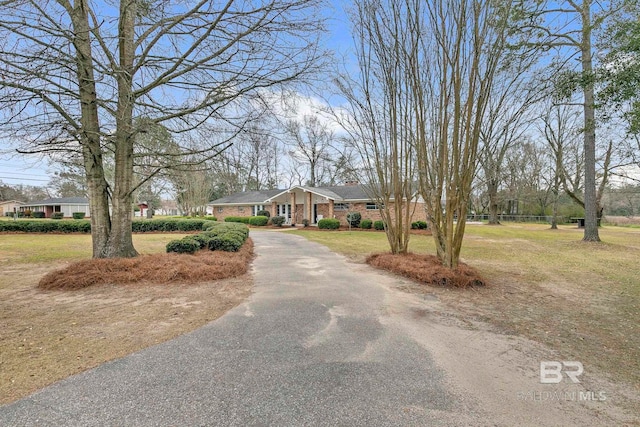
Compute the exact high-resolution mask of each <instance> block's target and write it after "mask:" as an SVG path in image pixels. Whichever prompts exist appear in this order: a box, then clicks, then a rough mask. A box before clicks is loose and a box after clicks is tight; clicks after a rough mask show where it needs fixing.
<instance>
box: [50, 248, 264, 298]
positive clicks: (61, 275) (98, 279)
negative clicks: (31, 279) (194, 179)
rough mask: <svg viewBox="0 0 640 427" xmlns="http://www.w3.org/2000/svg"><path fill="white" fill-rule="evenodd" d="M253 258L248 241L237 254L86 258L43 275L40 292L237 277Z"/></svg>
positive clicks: (207, 252)
mask: <svg viewBox="0 0 640 427" xmlns="http://www.w3.org/2000/svg"><path fill="white" fill-rule="evenodd" d="M252 256H253V242H252V241H251V239H248V240H247V242H246V243H245V244H244V245H243V246H242V248H240V250H239V251H238V252H223V251H208V250H201V251H198V252H196V253H195V254H193V255H186V254H175V253H170V254H153V255H141V256H139V257H136V258H125V259H122V258H120V259H89V260H83V261H79V262H75V263H73V264H71V265H69V266H67V267H65V268H63V269H61V270H56V271H52V272H50V273H48V274H46V275H45V276H44V277H43V278H42V279H41V280H40V283H39V284H38V287H39V288H40V289H45V290H53V289H66V290H73V289H82V288H86V287H89V286H93V285H101V284H122V285H124V284H132V283H135V284H147V283H153V284H172V283H194V282H203V281H209V280H219V279H226V278H229V277H237V276H240V275H242V274H245V273H246V272H247V268H248V265H249V262H250V260H251V258H252Z"/></svg>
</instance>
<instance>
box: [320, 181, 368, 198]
mask: <svg viewBox="0 0 640 427" xmlns="http://www.w3.org/2000/svg"><path fill="white" fill-rule="evenodd" d="M317 190H320V191H328V192H331V193H334V194H336V195H338V197H340V198H341V199H343V200H369V199H371V196H369V195H368V194H367V192H366V191H365V190H366V188H365V186H364V185H339V186H335V187H317Z"/></svg>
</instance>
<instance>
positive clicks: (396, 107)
mask: <svg viewBox="0 0 640 427" xmlns="http://www.w3.org/2000/svg"><path fill="white" fill-rule="evenodd" d="M412 3H413V2H409V1H407V2H405V1H389V2H380V1H376V0H360V1H357V2H355V7H354V9H353V11H352V14H351V19H352V28H353V33H354V35H353V37H354V42H355V51H356V57H357V61H358V67H359V72H358V73H357V74H358V77H357V78H353V77H347V76H343V77H342V78H340V79H339V80H338V82H337V83H338V86H339V88H340V91H341V93H342V95H343V96H344V97H345V98H346V99H347V100H348V105H347V106H345V109H344V110H340V111H336V117H337V119H338V120H339V121H340V123H341V124H342V126H343V128H344V129H346V130H347V132H348V137H347V140H348V141H349V143H350V144H352V145H353V146H354V147H356V149H357V151H358V153H359V154H360V156H359V157H360V159H359V160H360V163H361V164H362V167H361V169H362V171H363V173H364V174H365V176H366V181H367V188H368V191H369V193H370V197H372V199H374V200H375V201H376V202H377V204H378V207H379V210H380V214H381V216H382V219H383V221H384V223H385V231H386V235H387V240H388V241H389V246H390V248H391V252H392V253H394V254H396V253H406V252H407V250H408V245H409V238H410V234H409V229H410V222H411V217H412V215H413V211H414V208H415V205H413V204H412V202H413V201H415V198H416V194H417V188H416V186H415V181H416V157H415V152H414V150H413V147H414V146H413V142H414V138H415V135H414V132H415V130H414V124H415V123H414V121H413V120H414V118H413V114H412V111H413V108H415V105H414V99H413V96H412V94H411V90H410V88H409V78H410V73H411V72H412V71H413V69H412V68H411V65H412V64H410V60H415V59H416V58H414V57H411V55H413V54H415V52H412V49H413V48H414V46H413V44H414V43H415V40H416V39H415V38H414V37H415V36H416V35H417V32H416V30H417V28H416V25H418V23H417V22H416V21H415V19H416V17H415V16H414V15H413V13H414V11H413V10H412V7H413V6H417V4H416V5H414V4H412ZM419 10H421V8H419ZM416 12H419V11H416Z"/></svg>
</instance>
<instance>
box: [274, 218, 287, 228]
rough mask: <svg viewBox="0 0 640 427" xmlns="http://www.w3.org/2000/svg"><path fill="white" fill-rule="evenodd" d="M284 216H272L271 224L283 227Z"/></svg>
mask: <svg viewBox="0 0 640 427" xmlns="http://www.w3.org/2000/svg"><path fill="white" fill-rule="evenodd" d="M284 221H285V219H284V217H283V216H274V217H273V218H271V224H273V225H275V226H277V227H282V224H284Z"/></svg>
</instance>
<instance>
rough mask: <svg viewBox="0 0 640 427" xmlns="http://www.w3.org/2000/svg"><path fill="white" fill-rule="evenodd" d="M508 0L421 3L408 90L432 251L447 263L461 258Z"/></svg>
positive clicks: (504, 46) (453, 265)
mask: <svg viewBox="0 0 640 427" xmlns="http://www.w3.org/2000/svg"><path fill="white" fill-rule="evenodd" d="M419 3H421V2H419ZM510 5H511V2H500V1H474V0H434V1H430V2H427V3H426V6H424V7H425V8H426V21H425V25H426V26H427V28H426V30H423V31H422V32H421V33H420V34H421V35H422V38H423V39H422V40H419V43H420V44H419V46H420V48H421V49H422V52H421V53H422V55H420V56H419V57H418V58H417V59H419V61H415V65H414V68H413V69H414V73H413V76H414V77H413V79H412V85H411V88H410V90H411V91H412V92H413V93H414V94H415V97H416V99H417V101H416V105H418V106H419V108H418V109H416V125H417V129H418V131H419V132H418V137H417V140H416V148H417V157H418V160H419V172H420V175H419V176H420V191H421V193H422V196H423V198H424V199H425V202H426V206H427V212H428V217H429V222H430V224H431V228H432V232H433V238H434V240H435V243H436V251H437V254H438V257H439V258H440V259H441V260H442V263H443V265H445V266H446V267H449V268H456V267H457V265H458V262H459V259H460V249H461V247H462V239H463V236H464V231H465V225H466V216H467V211H468V207H469V203H470V194H471V187H472V183H473V180H474V176H475V173H476V168H477V165H478V149H479V142H480V136H481V129H482V125H483V119H484V118H485V117H486V112H487V108H488V104H489V100H490V99H491V98H492V89H493V87H494V84H495V79H496V71H497V70H498V67H499V64H500V63H501V58H502V57H503V56H504V54H505V52H506V50H507V28H508V17H509V15H510V13H511V8H510ZM415 7H418V6H417V5H416V6H415ZM412 10H416V9H415V8H412ZM417 10H419V9H417ZM418 29H420V30H422V29H423V28H421V27H418V28H417V30H418ZM427 35H428V37H427Z"/></svg>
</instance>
